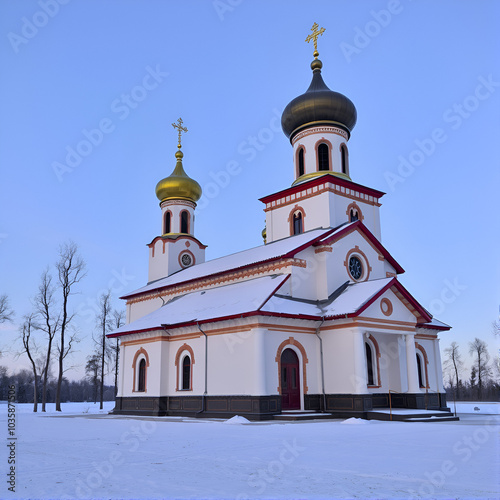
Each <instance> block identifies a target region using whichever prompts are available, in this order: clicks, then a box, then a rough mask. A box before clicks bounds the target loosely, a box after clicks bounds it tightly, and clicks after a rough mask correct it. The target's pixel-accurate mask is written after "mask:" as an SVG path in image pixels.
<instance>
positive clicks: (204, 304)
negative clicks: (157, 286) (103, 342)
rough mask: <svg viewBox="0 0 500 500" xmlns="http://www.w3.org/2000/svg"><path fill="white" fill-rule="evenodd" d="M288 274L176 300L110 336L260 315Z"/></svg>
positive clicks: (183, 296) (226, 286)
mask: <svg viewBox="0 0 500 500" xmlns="http://www.w3.org/2000/svg"><path fill="white" fill-rule="evenodd" d="M288 277H289V275H288V274H282V275H274V276H263V277H261V278H254V279H250V280H246V281H240V282H238V283H233V284H231V285H224V286H219V287H217V288H211V289H210V290H205V291H199V292H192V293H187V294H185V295H181V296H178V297H175V298H174V299H172V300H170V301H169V302H167V303H166V304H165V305H163V306H162V307H160V308H159V309H157V310H156V311H154V312H152V313H150V314H147V315H146V316H143V317H142V318H139V319H138V320H136V321H133V322H132V323H130V324H128V325H125V326H122V327H121V328H119V329H118V330H115V331H114V332H112V333H111V335H110V336H113V337H115V336H120V335H123V334H127V333H132V332H140V331H145V330H157V329H160V328H162V325H165V328H167V329H168V327H169V326H177V327H179V326H181V325H183V324H193V323H198V322H202V321H207V320H214V319H217V318H228V317H233V316H241V315H244V314H248V313H250V312H254V311H258V310H259V309H260V307H261V306H262V305H263V304H264V303H265V302H267V300H268V299H269V297H270V296H271V295H273V294H274V293H275V292H276V290H278V289H279V288H280V287H281V285H282V284H283V283H284V282H285V281H286V280H287V279H288Z"/></svg>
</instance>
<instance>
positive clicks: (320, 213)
mask: <svg viewBox="0 0 500 500" xmlns="http://www.w3.org/2000/svg"><path fill="white" fill-rule="evenodd" d="M311 31H312V33H310V34H309V36H308V37H307V38H306V40H305V41H306V42H308V43H309V42H311V41H312V42H313V43H314V52H313V57H314V59H313V61H312V62H311V70H312V73H313V75H312V80H311V84H310V85H309V88H308V89H307V90H306V91H305V92H304V93H303V94H301V95H299V96H298V97H296V98H295V99H293V100H292V101H290V103H289V104H288V105H287V106H286V107H285V109H284V111H283V114H282V116H281V127H282V129H283V132H284V134H285V135H286V137H287V138H288V139H289V140H290V143H291V145H292V148H293V172H294V176H293V177H294V181H293V183H292V186H291V187H290V188H288V189H284V190H283V191H280V192H278V193H274V194H272V195H269V196H266V197H264V198H262V199H261V201H262V202H263V203H265V204H266V208H265V209H264V210H265V212H266V242H268V243H269V242H271V241H276V240H279V239H282V238H286V237H289V236H294V235H296V234H300V233H303V232H305V231H309V230H311V229H316V228H329V227H332V228H333V227H338V226H340V225H341V224H344V223H346V222H353V221H354V220H362V221H363V224H364V225H365V226H367V227H368V229H369V230H370V231H371V232H372V233H373V234H374V235H375V236H376V237H377V238H378V239H380V219H379V210H378V209H379V206H380V203H379V199H380V198H381V197H382V196H383V195H384V193H382V192H380V191H377V190H374V189H371V188H368V187H365V186H362V185H360V184H356V183H354V182H353V181H352V179H351V171H350V166H349V150H348V141H349V138H350V136H351V132H352V130H353V128H354V126H355V125H356V121H357V112H356V107H355V106H354V104H353V103H352V101H351V100H350V99H349V98H347V97H346V96H345V95H343V94H341V93H340V92H335V91H333V90H330V89H329V88H328V87H327V85H326V84H325V82H324V81H323V77H322V76H321V69H322V68H323V63H322V62H321V61H320V60H319V59H318V56H319V52H318V37H320V36H322V35H323V33H324V32H325V29H324V28H319V26H318V24H317V23H314V25H313V26H312V28H311Z"/></svg>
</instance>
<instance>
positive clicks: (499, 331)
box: [492, 321, 500, 337]
mask: <svg viewBox="0 0 500 500" xmlns="http://www.w3.org/2000/svg"><path fill="white" fill-rule="evenodd" d="M492 326H493V335H496V336H497V337H500V321H493V325H492Z"/></svg>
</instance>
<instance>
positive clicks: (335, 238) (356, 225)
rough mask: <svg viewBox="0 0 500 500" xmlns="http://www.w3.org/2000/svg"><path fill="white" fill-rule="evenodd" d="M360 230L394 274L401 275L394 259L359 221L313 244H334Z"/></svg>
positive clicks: (401, 272) (402, 271)
mask: <svg viewBox="0 0 500 500" xmlns="http://www.w3.org/2000/svg"><path fill="white" fill-rule="evenodd" d="M356 229H357V230H360V231H361V232H362V233H363V234H364V235H365V236H366V237H367V238H368V239H369V240H370V242H371V243H372V244H373V245H374V246H375V247H376V248H377V249H378V250H379V251H380V253H381V254H382V255H383V256H384V258H385V259H386V260H387V261H388V262H389V264H391V266H392V267H394V269H395V270H396V273H398V274H403V273H404V272H405V270H404V269H403V268H402V267H401V266H400V265H399V264H398V262H397V261H396V259H394V257H393V256H392V255H391V254H390V253H389V252H388V251H387V249H386V248H385V247H384V245H382V243H380V241H379V240H378V239H377V238H376V237H375V236H374V235H373V233H372V232H371V231H370V230H369V229H368V228H367V227H366V226H365V225H364V224H363V223H362V222H361V221H360V220H357V221H356V222H353V223H351V224H349V225H348V226H346V227H345V228H344V229H341V230H340V231H339V232H337V233H335V234H333V235H331V236H330V237H328V236H326V237H325V239H323V240H321V241H320V242H317V243H314V245H315V246H317V245H329V244H331V243H335V242H336V241H338V240H339V239H341V238H343V237H344V236H346V235H348V234H349V233H351V232H352V231H354V230H356Z"/></svg>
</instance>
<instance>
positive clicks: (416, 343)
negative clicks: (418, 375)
mask: <svg viewBox="0 0 500 500" xmlns="http://www.w3.org/2000/svg"><path fill="white" fill-rule="evenodd" d="M415 348H416V349H418V350H419V351H420V352H421V353H422V357H423V358H424V367H425V385H424V386H423V387H424V388H425V389H430V385H429V373H428V372H427V365H428V364H429V359H428V358H427V353H426V352H425V349H424V348H423V347H422V346H421V345H420V344H419V343H418V342H415Z"/></svg>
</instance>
